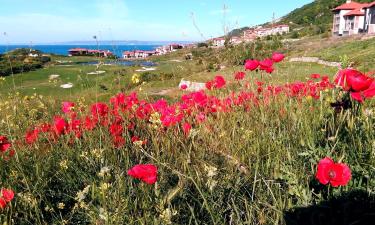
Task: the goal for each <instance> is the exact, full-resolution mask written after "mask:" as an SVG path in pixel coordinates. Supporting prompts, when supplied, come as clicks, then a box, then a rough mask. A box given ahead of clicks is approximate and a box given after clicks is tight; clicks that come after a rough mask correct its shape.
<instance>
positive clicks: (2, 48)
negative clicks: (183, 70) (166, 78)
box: [0, 45, 160, 57]
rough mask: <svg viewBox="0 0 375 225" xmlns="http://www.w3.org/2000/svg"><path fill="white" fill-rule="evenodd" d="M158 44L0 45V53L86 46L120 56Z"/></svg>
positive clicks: (63, 51)
mask: <svg viewBox="0 0 375 225" xmlns="http://www.w3.org/2000/svg"><path fill="white" fill-rule="evenodd" d="M159 46H160V45H99V46H97V45H0V54H2V53H5V52H7V51H11V50H14V49H17V48H31V49H35V50H39V51H42V52H43V53H49V54H56V55H65V56H67V55H68V50H69V49H71V48H87V49H95V50H96V49H98V47H99V49H100V50H109V51H111V52H113V54H115V55H117V56H119V57H122V52H124V51H133V50H143V51H151V50H155V49H156V48H157V47H159Z"/></svg>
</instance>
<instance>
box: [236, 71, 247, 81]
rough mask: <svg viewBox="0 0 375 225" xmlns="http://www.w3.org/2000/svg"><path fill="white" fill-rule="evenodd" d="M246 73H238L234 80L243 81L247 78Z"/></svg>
mask: <svg viewBox="0 0 375 225" xmlns="http://www.w3.org/2000/svg"><path fill="white" fill-rule="evenodd" d="M245 75H246V74H245V73H244V72H237V73H235V74H234V79H236V80H243V79H244V78H245Z"/></svg>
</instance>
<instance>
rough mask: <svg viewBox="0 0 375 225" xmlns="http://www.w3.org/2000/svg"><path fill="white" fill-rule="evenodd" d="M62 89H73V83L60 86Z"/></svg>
mask: <svg viewBox="0 0 375 225" xmlns="http://www.w3.org/2000/svg"><path fill="white" fill-rule="evenodd" d="M60 87H61V88H64V89H69V88H72V87H73V84H72V83H67V84H63V85H61V86H60Z"/></svg>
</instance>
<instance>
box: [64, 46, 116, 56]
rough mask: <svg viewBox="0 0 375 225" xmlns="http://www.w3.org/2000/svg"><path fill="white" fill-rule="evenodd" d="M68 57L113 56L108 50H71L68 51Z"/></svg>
mask: <svg viewBox="0 0 375 225" xmlns="http://www.w3.org/2000/svg"><path fill="white" fill-rule="evenodd" d="M68 53H69V56H98V57H109V56H113V53H112V52H111V51H109V50H93V49H85V48H72V49H69V50H68Z"/></svg>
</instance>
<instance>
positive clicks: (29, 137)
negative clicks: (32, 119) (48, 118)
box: [25, 129, 39, 144]
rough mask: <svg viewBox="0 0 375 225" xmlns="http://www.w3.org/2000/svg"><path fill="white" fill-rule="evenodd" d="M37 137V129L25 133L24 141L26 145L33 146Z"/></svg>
mask: <svg viewBox="0 0 375 225" xmlns="http://www.w3.org/2000/svg"><path fill="white" fill-rule="evenodd" d="M38 137H39V129H34V130H31V131H28V132H26V135H25V141H26V143H27V144H33V143H35V142H36V141H37V140H38Z"/></svg>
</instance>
